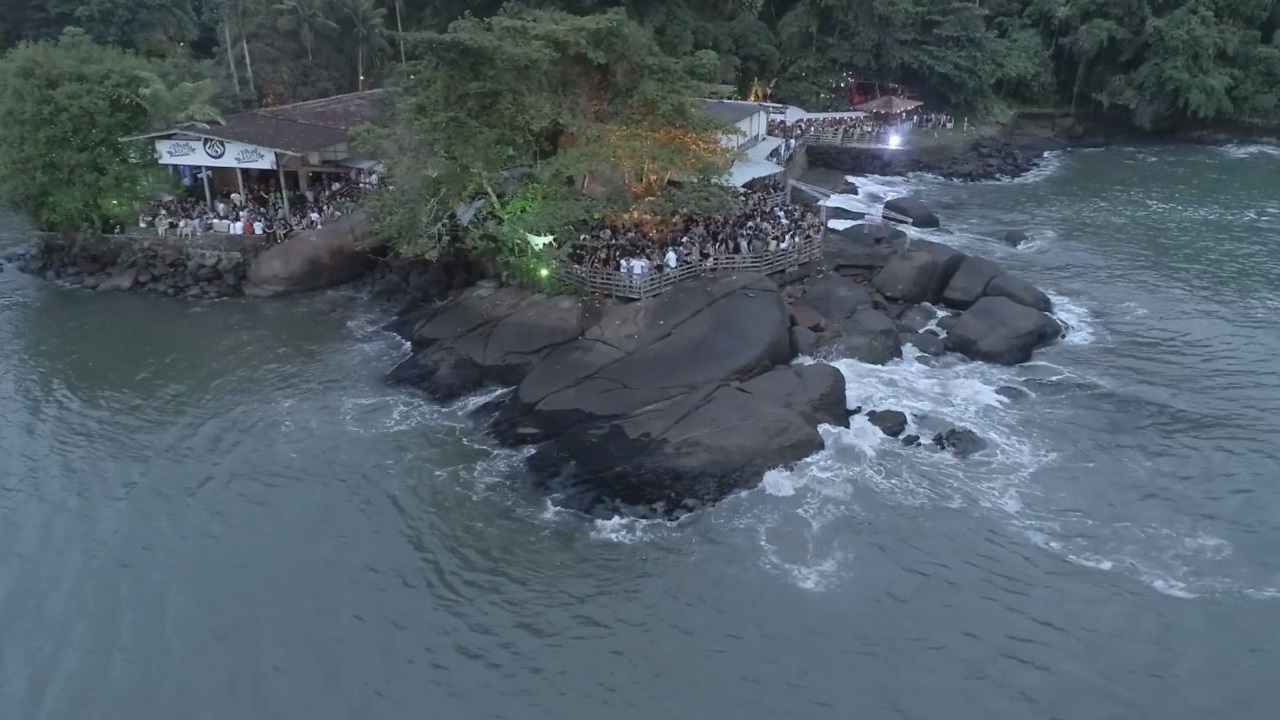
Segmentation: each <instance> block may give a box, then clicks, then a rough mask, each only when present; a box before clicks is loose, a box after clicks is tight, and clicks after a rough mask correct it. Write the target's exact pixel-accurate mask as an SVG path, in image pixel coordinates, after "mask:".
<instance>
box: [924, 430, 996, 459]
mask: <svg viewBox="0 0 1280 720" xmlns="http://www.w3.org/2000/svg"><path fill="white" fill-rule="evenodd" d="M933 444H934V445H936V446H937V447H938V448H939V449H942V450H950V451H951V452H952V453H954V454H955V455H957V456H958V457H969V456H970V455H976V454H977V453H980V452H982V451H983V450H986V449H987V441H986V440H983V439H982V437H981V436H979V435H978V434H977V433H975V432H974V431H972V430H969V429H967V428H952V429H950V430H948V431H946V432H945V433H938V434H937V435H934V436H933Z"/></svg>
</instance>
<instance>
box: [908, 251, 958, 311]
mask: <svg viewBox="0 0 1280 720" xmlns="http://www.w3.org/2000/svg"><path fill="white" fill-rule="evenodd" d="M911 249H912V250H916V251H919V252H926V253H929V254H930V255H932V256H933V257H934V259H935V260H937V261H938V275H937V277H936V278H934V286H933V291H932V292H931V293H930V294H929V302H938V301H939V300H941V299H942V293H943V291H944V290H946V287H947V285H948V284H950V283H951V279H952V278H954V277H955V275H956V271H957V270H959V269H960V265H961V263H963V262H964V261H965V259H966V258H968V257H969V256H968V255H965V254H964V253H962V252H960V251H959V250H957V249H955V248H953V247H951V246H950V245H944V244H942V243H939V242H934V241H932V240H920V239H916V240H912V241H911Z"/></svg>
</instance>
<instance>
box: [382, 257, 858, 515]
mask: <svg viewBox="0 0 1280 720" xmlns="http://www.w3.org/2000/svg"><path fill="white" fill-rule="evenodd" d="M791 315H792V313H790V312H789V311H788V308H787V306H786V304H785V303H784V301H783V297H782V293H781V292H780V291H779V290H778V288H777V287H776V286H775V285H774V284H773V283H772V282H771V281H769V280H768V279H767V278H765V277H762V276H759V275H753V274H735V275H723V276H714V277H710V278H707V279H704V280H698V281H695V282H689V283H685V284H682V285H680V286H677V287H676V288H673V289H672V290H670V291H668V292H667V293H665V294H663V295H660V296H658V297H656V298H651V299H649V300H645V301H642V302H637V303H631V304H626V305H622V304H606V305H603V306H601V305H597V304H594V303H592V302H589V301H585V300H579V299H577V298H569V297H547V296H543V295H535V294H531V293H528V292H525V291H521V290H516V289H512V288H498V287H492V286H489V287H477V288H473V289H471V290H468V291H466V292H464V293H462V294H461V295H460V296H458V297H457V298H456V299H454V300H452V301H449V302H446V303H444V304H442V305H439V306H431V307H427V308H423V309H420V310H416V311H413V312H412V313H409V314H407V315H405V316H404V318H402V320H400V321H397V323H396V324H395V329H396V330H397V331H399V332H401V333H403V334H405V335H407V336H408V337H409V338H410V340H411V342H412V343H413V346H414V349H415V352H414V354H413V356H412V357H410V358H409V359H407V360H405V361H404V362H403V363H401V365H400V366H399V367H397V368H396V369H395V370H393V371H392V373H391V376H390V380H391V381H393V382H399V383H404V384H409V385H413V386H416V387H420V388H422V389H423V390H425V391H426V392H427V393H429V394H430V395H431V396H432V397H435V398H437V399H442V400H443V399H451V398H455V397H458V396H459V395H461V394H465V393H469V392H473V391H475V390H477V389H479V388H481V387H483V386H485V385H511V384H515V385H516V386H517V387H516V390H515V392H514V393H512V394H511V395H510V396H508V397H506V398H504V399H502V400H500V401H497V402H495V403H491V404H490V407H489V408H488V410H489V411H490V412H491V418H490V429H491V431H492V432H493V434H494V435H495V436H496V437H497V438H498V439H499V440H501V441H502V442H504V443H507V444H512V445H530V444H538V445H539V447H538V448H537V449H536V450H535V452H534V453H533V454H532V455H531V456H530V458H529V467H530V469H531V470H533V472H534V474H535V476H536V477H537V478H539V482H540V483H542V484H543V485H544V486H546V487H547V489H548V490H550V491H551V492H553V493H555V494H556V496H557V503H558V504H561V505H562V506H570V507H575V508H578V509H582V510H584V511H591V512H606V513H608V512H618V511H624V512H627V513H630V514H639V515H644V516H661V517H672V516H677V515H679V514H680V513H682V512H687V511H688V510H690V509H692V508H693V507H698V506H700V505H701V504H702V503H705V502H712V501H714V500H717V499H720V498H721V497H723V496H724V495H726V494H728V493H730V492H733V491H734V490H737V489H741V488H745V487H750V486H752V485H754V484H755V483H758V482H759V481H760V479H761V478H762V477H763V474H764V472H765V471H767V470H768V469H770V468H774V467H779V466H782V465H787V464H790V463H794V462H796V461H798V460H800V459H802V458H804V457H805V456H807V455H809V454H811V453H813V452H815V451H816V450H818V449H820V448H821V447H822V437H821V435H819V434H818V432H817V430H816V428H817V426H818V425H820V424H823V423H834V424H844V423H845V422H846V417H847V415H846V410H845V395H844V378H843V376H842V375H841V374H840V373H839V371H837V370H836V369H835V368H833V367H831V366H829V365H823V364H813V365H804V366H794V367H793V366H789V365H787V364H786V363H788V362H790V360H791V358H792V357H793V344H795V343H794V336H795V335H796V332H797V331H805V332H809V333H811V334H812V331H810V330H808V329H807V328H804V327H801V326H799V325H796V326H793V325H792V317H791ZM815 317H816V311H815ZM817 319H818V320H822V318H820V317H818V318H817ZM410 325H411V326H412V327H409V326H410Z"/></svg>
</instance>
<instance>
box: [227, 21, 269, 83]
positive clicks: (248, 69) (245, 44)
mask: <svg viewBox="0 0 1280 720" xmlns="http://www.w3.org/2000/svg"><path fill="white" fill-rule="evenodd" d="M260 5H261V0H227V17H228V18H229V19H230V21H231V24H233V25H235V28H236V31H237V32H238V33H239V34H240V49H241V51H242V52H243V53H244V72H245V76H246V77H247V78H248V79H249V93H250V94H251V95H253V97H254V102H257V98H258V88H257V86H255V85H254V82H253V60H251V59H250V58H249V26H250V25H252V24H253V21H254V20H255V19H256V18H257V16H258V14H259V13H260V12H261V10H262V8H261V7H260ZM227 52H230V48H228V50H227Z"/></svg>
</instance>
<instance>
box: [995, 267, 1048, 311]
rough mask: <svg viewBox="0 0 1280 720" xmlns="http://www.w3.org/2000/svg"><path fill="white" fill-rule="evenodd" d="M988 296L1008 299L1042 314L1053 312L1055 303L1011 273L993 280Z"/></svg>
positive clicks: (1000, 275) (1033, 286) (1003, 274)
mask: <svg viewBox="0 0 1280 720" xmlns="http://www.w3.org/2000/svg"><path fill="white" fill-rule="evenodd" d="M986 295H988V296H991V297H1006V298H1009V299H1010V300H1012V301H1014V302H1016V303H1018V304H1019V305H1026V306H1027V307H1029V308H1035V309H1036V310H1039V311H1040V312H1052V311H1053V301H1051V300H1050V299H1049V296H1048V295H1045V294H1044V293H1042V292H1040V291H1039V290H1038V289H1037V288H1036V286H1035V285H1032V284H1031V283H1029V282H1027V281H1026V280H1023V279H1022V278H1020V277H1015V276H1013V275H1010V274H1009V273H1001V274H999V275H997V276H995V277H994V278H992V279H991V282H989V283H987V289H986Z"/></svg>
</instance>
